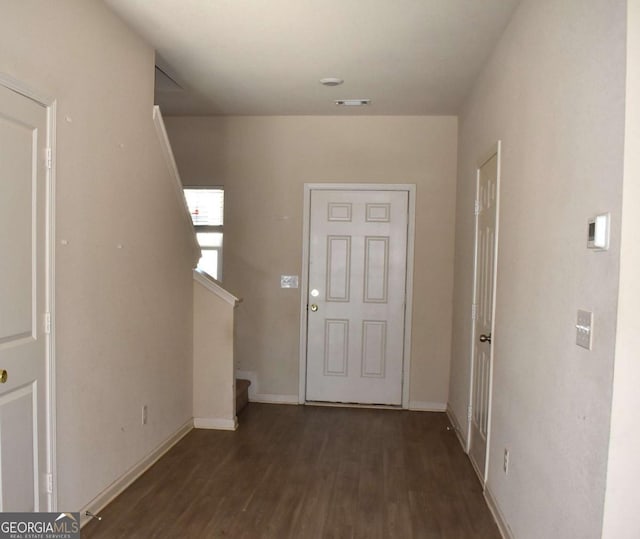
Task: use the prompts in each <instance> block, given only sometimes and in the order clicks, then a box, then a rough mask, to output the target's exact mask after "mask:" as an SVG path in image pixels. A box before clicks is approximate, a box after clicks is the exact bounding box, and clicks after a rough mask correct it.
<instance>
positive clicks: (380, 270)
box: [306, 190, 409, 405]
mask: <svg viewBox="0 0 640 539" xmlns="http://www.w3.org/2000/svg"><path fill="white" fill-rule="evenodd" d="M408 199H409V194H408V192H407V191H383V190H381V191H357V190H353V191H348V190H345V191H343V190H312V191H311V209H310V227H309V230H310V237H309V279H308V291H307V292H308V294H309V296H308V304H309V310H308V321H307V330H308V335H307V387H306V399H307V401H325V402H344V403H359V404H389V405H400V404H402V382H403V376H402V374H403V355H404V323H405V312H404V305H405V288H406V286H405V285H406V273H407V224H408Z"/></svg>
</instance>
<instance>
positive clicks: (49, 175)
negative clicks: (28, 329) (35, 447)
mask: <svg viewBox="0 0 640 539" xmlns="http://www.w3.org/2000/svg"><path fill="white" fill-rule="evenodd" d="M0 85H2V86H4V87H5V88H9V89H10V90H13V91H14V92H16V93H18V94H20V95H23V96H24V97H27V98H28V99H31V100H32V101H35V102H36V103H38V104H40V105H42V106H43V107H44V108H45V109H46V111H47V147H48V148H49V150H50V152H51V153H50V158H51V161H50V162H51V165H50V166H48V167H47V169H46V179H47V186H46V189H47V197H46V198H47V201H46V213H47V215H46V217H45V220H46V238H45V249H46V256H45V283H46V285H45V288H46V290H45V306H46V311H47V313H49V327H50V331H49V334H48V335H47V336H46V362H47V365H46V376H47V380H46V386H47V391H46V393H47V397H46V399H47V403H46V408H47V424H46V426H45V429H46V444H47V474H48V476H49V478H47V480H46V481H45V485H48V486H50V487H51V488H50V492H49V493H48V496H47V500H48V502H47V503H48V507H47V509H46V510H47V511H55V510H56V509H57V507H58V488H57V484H58V482H57V466H56V463H57V460H56V385H55V382H56V376H55V373H56V368H55V367H56V362H55V316H54V311H55V309H54V307H55V294H54V290H55V287H54V284H55V200H56V199H55V192H56V191H55V183H56V182H55V179H56V174H55V171H56V161H55V156H56V106H57V103H56V100H55V99H53V98H51V97H49V96H47V95H45V94H41V93H40V92H38V91H37V90H34V89H33V88H30V87H29V86H27V85H26V84H24V83H23V82H21V81H19V80H17V79H15V78H13V77H12V76H10V75H7V74H6V73H0Z"/></svg>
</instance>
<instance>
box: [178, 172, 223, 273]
mask: <svg viewBox="0 0 640 539" xmlns="http://www.w3.org/2000/svg"><path fill="white" fill-rule="evenodd" d="M182 190H183V192H184V191H187V190H192V191H195V190H207V191H222V192H223V204H222V223H223V224H222V225H196V224H195V223H194V222H193V216H192V215H191V209H190V208H189V204H187V197H186V195H185V204H186V205H187V209H188V210H189V218H190V219H191V224H192V226H193V231H194V234H196V241H197V240H198V236H197V234H198V233H203V232H218V233H220V234H222V245H220V247H203V246H202V245H200V242H199V241H198V246H199V247H200V251H217V252H218V275H217V277H216V280H217V281H219V282H222V257H223V247H224V213H225V212H224V194H226V193H225V189H224V185H192V186H189V185H183V186H182ZM201 258H202V257H201ZM199 263H200V260H199V259H198V264H199ZM211 277H213V275H211Z"/></svg>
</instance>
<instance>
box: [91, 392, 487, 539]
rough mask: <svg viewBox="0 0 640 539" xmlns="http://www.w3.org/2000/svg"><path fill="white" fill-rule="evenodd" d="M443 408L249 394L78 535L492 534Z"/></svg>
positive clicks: (464, 537)
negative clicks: (230, 420) (235, 426)
mask: <svg viewBox="0 0 640 539" xmlns="http://www.w3.org/2000/svg"><path fill="white" fill-rule="evenodd" d="M448 425H449V423H448V420H447V418H446V416H445V415H444V414H441V413H425V412H407V411H395V410H367V409H353V408H324V407H311V406H277V405H268V404H256V403H251V404H249V406H248V407H247V408H246V410H245V411H244V412H243V414H242V416H241V418H240V428H239V430H238V431H236V432H223V431H213V430H194V431H192V432H190V433H189V434H188V435H187V436H186V437H185V438H184V439H183V440H181V441H180V443H178V444H177V445H176V446H175V447H174V448H172V449H171V451H169V452H168V453H167V454H166V455H165V456H164V457H163V458H162V459H160V460H159V461H158V462H157V463H156V464H155V465H154V466H153V467H152V468H151V469H149V470H148V471H147V472H146V473H145V474H144V475H143V476H142V477H140V478H139V479H138V480H137V481H136V482H135V483H134V484H133V485H131V486H130V487H129V488H128V489H127V490H126V491H125V492H124V493H122V494H121V495H120V496H119V497H118V498H117V499H116V500H115V501H113V502H112V503H111V504H110V505H109V506H108V507H107V508H106V509H105V510H104V511H102V513H101V516H102V517H103V519H102V521H101V522H98V521H93V522H90V523H89V524H87V526H85V528H83V530H82V537H83V539H91V538H95V539H98V538H108V539H114V538H117V537H126V538H145V539H146V538H151V537H159V538H172V539H173V538H209V537H212V538H213V537H225V538H231V539H236V538H238V539H239V538H247V539H254V538H273V539H283V538H293V539H306V538H316V537H318V538H335V539H337V538H350V537H353V538H363V539H375V538H383V537H385V538H399V539H410V538H446V539H458V538H459V539H468V538H469V539H471V538H472V539H478V538H482V539H484V538H486V539H499V538H500V533H499V532H498V528H497V526H496V525H495V523H494V522H493V518H492V516H491V514H490V512H489V509H488V508H487V506H486V504H485V502H484V499H483V497H482V492H481V489H480V483H479V482H478V480H477V478H476V476H475V474H474V471H473V469H472V467H471V464H470V463H469V461H468V459H467V457H466V455H465V454H464V453H463V451H462V449H461V447H460V444H459V442H458V440H457V439H456V435H455V433H454V431H453V430H448V429H447V426H448Z"/></svg>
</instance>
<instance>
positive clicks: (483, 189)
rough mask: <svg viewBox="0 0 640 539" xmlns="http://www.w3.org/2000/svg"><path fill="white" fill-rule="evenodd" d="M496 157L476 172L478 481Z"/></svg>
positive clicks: (473, 452)
mask: <svg viewBox="0 0 640 539" xmlns="http://www.w3.org/2000/svg"><path fill="white" fill-rule="evenodd" d="M497 196H498V153H497V152H496V153H494V154H493V155H492V156H491V157H490V158H489V159H488V160H487V161H485V162H484V163H483V164H482V165H481V166H480V168H479V170H478V184H477V198H476V201H477V203H476V208H477V211H476V213H477V221H476V223H477V225H476V277H475V298H474V304H475V317H474V318H475V329H474V343H473V366H472V370H473V376H472V388H471V398H472V402H471V410H472V413H471V427H470V440H469V457H470V459H471V462H472V463H473V465H474V467H475V469H476V471H477V472H478V475H479V476H480V478H481V480H482V481H483V483H484V481H485V480H486V460H487V458H486V457H487V447H488V436H489V412H490V404H491V360H492V354H491V340H492V335H491V332H492V327H493V303H494V283H495V259H496V238H497V236H496V212H497Z"/></svg>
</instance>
